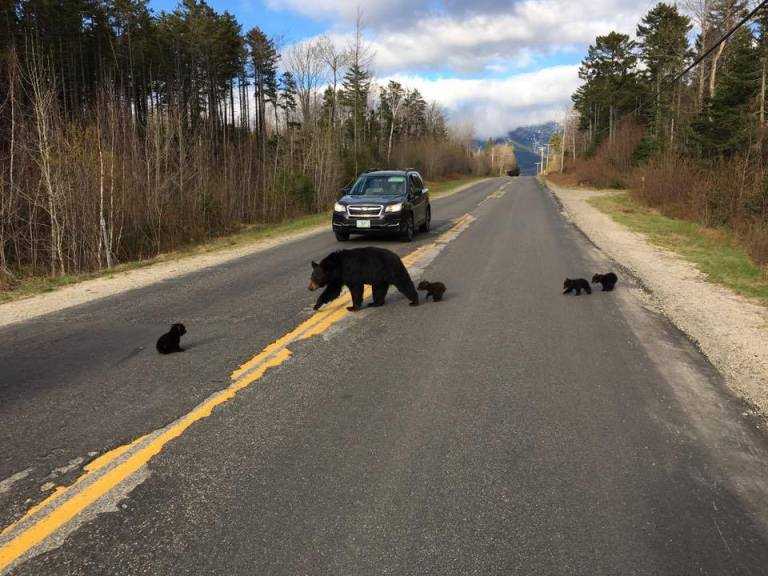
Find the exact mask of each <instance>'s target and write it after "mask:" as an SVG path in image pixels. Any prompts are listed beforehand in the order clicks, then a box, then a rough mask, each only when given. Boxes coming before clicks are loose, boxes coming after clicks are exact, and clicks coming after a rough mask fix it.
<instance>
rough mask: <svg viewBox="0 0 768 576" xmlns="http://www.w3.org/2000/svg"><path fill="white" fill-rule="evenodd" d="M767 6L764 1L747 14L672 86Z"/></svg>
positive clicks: (681, 74)
mask: <svg viewBox="0 0 768 576" xmlns="http://www.w3.org/2000/svg"><path fill="white" fill-rule="evenodd" d="M766 4H768V0H763V1H762V2H760V4H758V5H757V6H756V7H755V9H754V10H752V12H750V13H749V14H747V15H746V16H744V18H742V19H741V21H740V22H739V23H738V24H736V25H735V26H734V27H733V28H731V29H730V30H728V32H726V33H725V34H723V36H722V37H721V38H720V40H718V41H717V42H715V43H714V44H713V45H712V46H710V47H709V49H708V50H707V51H706V52H704V54H702V55H701V56H699V57H698V58H696V60H694V61H693V62H692V63H691V64H690V66H688V67H687V68H686V69H685V70H683V71H682V72H680V73H679V74H678V75H676V76H675V77H674V78H672V80H671V81H670V84H671V83H674V82H677V81H678V80H680V78H682V77H683V76H685V75H686V74H687V73H688V72H690V71H691V69H693V67H694V66H696V65H697V64H698V63H699V62H701V61H702V60H704V58H706V57H707V56H709V55H710V54H711V53H712V52H713V51H714V49H715V48H717V47H718V46H720V44H722V43H723V42H725V41H726V40H728V38H730V37H731V36H733V34H734V32H736V30H738V29H739V28H741V27H742V26H743V25H744V24H745V23H746V22H747V21H749V20H750V19H751V18H752V16H754V15H755V14H757V13H758V11H759V10H760V9H761V8H762V7H763V6H765V5H766Z"/></svg>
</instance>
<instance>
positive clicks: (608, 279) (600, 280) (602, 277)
mask: <svg viewBox="0 0 768 576" xmlns="http://www.w3.org/2000/svg"><path fill="white" fill-rule="evenodd" d="M618 281H619V279H618V277H617V276H616V274H614V273H613V272H608V274H595V275H594V276H592V284H600V285H602V287H603V292H610V291H611V290H613V287H614V286H615V285H616V282H618Z"/></svg>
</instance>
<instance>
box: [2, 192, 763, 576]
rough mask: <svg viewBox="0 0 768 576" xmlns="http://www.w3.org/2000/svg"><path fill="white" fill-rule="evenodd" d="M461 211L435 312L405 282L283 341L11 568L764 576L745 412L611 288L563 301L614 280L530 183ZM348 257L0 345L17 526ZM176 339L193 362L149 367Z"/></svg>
mask: <svg viewBox="0 0 768 576" xmlns="http://www.w3.org/2000/svg"><path fill="white" fill-rule="evenodd" d="M501 186H505V188H504V190H505V191H504V192H502V193H499V194H494V193H496V192H497V191H498V190H499V188H500V187H501ZM489 196H490V197H489ZM468 212H469V213H471V214H472V215H473V216H474V217H475V218H476V220H475V221H474V222H473V223H472V224H471V225H470V227H469V228H468V229H467V230H466V231H465V232H463V233H462V234H461V235H460V236H459V237H458V238H456V239H455V240H454V241H452V242H451V243H450V244H447V245H446V246H445V248H444V249H443V251H442V252H441V253H440V255H439V256H438V257H437V258H436V260H435V261H434V262H433V263H432V264H431V265H430V266H429V267H428V268H427V270H426V271H425V273H424V277H426V278H428V279H430V280H440V281H442V282H444V283H445V284H446V285H447V286H448V291H447V293H446V295H445V299H444V301H443V302H440V303H431V302H430V303H428V304H427V305H422V306H419V307H418V308H411V307H409V306H407V305H406V301H405V300H404V299H403V298H402V297H401V296H400V295H399V294H397V293H396V292H394V291H393V292H390V296H389V298H388V304H387V306H385V307H384V308H380V309H370V310H366V311H364V312H361V313H359V314H357V315H355V316H354V317H352V318H351V319H349V320H345V321H343V322H342V323H341V325H340V326H338V327H336V328H334V329H333V330H332V331H331V332H329V333H328V334H324V335H322V336H319V337H316V338H313V339H310V340H307V341H305V342H303V343H301V344H299V345H298V346H295V347H292V350H293V352H294V356H293V357H292V358H291V359H290V361H288V362H287V363H286V364H284V365H283V366H280V367H279V368H277V369H275V370H273V371H271V372H269V373H268V374H267V375H266V376H265V377H264V378H262V379H261V380H259V381H258V382H256V383H255V384H254V385H253V386H251V387H250V388H248V389H246V390H244V391H243V392H242V393H241V394H240V395H238V396H237V397H236V398H235V399H234V400H232V401H231V402H230V403H228V404H226V405H225V406H223V407H222V408H220V409H217V410H216V412H215V413H214V414H213V415H212V416H211V417H210V418H207V419H205V420H203V421H201V422H199V423H198V424H195V425H194V426H193V427H192V428H190V429H189V430H188V431H187V433H185V434H184V435H183V436H181V437H180V438H178V439H177V440H175V441H174V442H173V443H172V444H170V445H169V446H168V447H167V448H166V450H164V451H163V452H162V453H161V454H160V455H158V456H157V457H156V458H155V459H153V460H152V461H151V463H150V464H149V467H148V470H147V473H146V474H145V475H144V476H143V478H142V481H141V482H140V483H139V484H138V486H137V487H136V488H135V489H134V490H133V491H132V492H131V493H130V494H129V495H128V496H127V497H125V498H124V499H122V500H121V501H120V502H119V505H118V506H117V509H116V511H114V512H110V513H106V514H101V515H99V516H98V517H96V518H95V519H93V520H91V521H89V522H86V523H84V524H82V525H81V526H80V527H79V528H78V529H77V530H76V531H74V532H73V533H71V534H70V535H69V536H68V538H67V539H66V540H65V541H64V542H63V543H61V545H60V546H58V547H55V548H53V549H52V550H50V551H47V552H44V553H42V554H40V555H38V556H36V557H34V558H32V559H31V560H29V561H27V562H26V563H24V564H22V565H21V566H20V567H18V568H17V569H16V571H15V572H14V573H17V574H73V575H74V574H88V575H93V574H222V575H224V574H311V575H314V574H334V575H335V574H350V575H353V574H354V575H358V574H478V575H479V574H622V575H623V574H764V573H765V570H766V568H765V567H766V566H768V530H766V526H768V523H767V522H768V492H766V490H765V487H766V485H765V480H764V479H765V478H768V474H766V473H767V472H768V464H767V463H768V443H767V442H766V438H765V436H764V435H763V433H762V432H760V431H759V430H756V429H755V425H754V424H755V423H754V421H753V420H752V419H750V418H748V417H745V415H744V413H745V407H744V406H743V405H742V404H741V403H739V402H738V401H737V400H735V399H733V398H732V397H731V396H730V395H729V394H728V393H727V392H726V390H725V387H724V385H723V383H722V382H721V381H720V379H719V377H718V375H717V374H716V373H715V372H714V371H713V370H712V368H711V367H710V366H709V365H708V363H707V362H706V360H705V359H704V358H703V357H701V355H700V354H699V353H698V352H697V351H696V349H695V348H694V347H693V346H692V345H691V344H690V343H689V342H688V341H687V340H686V339H685V337H684V336H683V335H681V334H679V333H678V332H677V331H676V330H675V329H674V328H673V327H671V326H670V325H669V324H668V323H667V322H666V321H665V320H664V318H662V317H661V316H659V315H658V314H657V313H655V312H654V311H652V310H650V309H647V308H646V307H644V305H643V300H642V294H641V293H640V292H641V291H640V290H639V288H638V287H637V284H636V282H635V281H634V280H633V279H632V278H630V277H629V276H627V275H626V274H625V273H623V272H622V271H620V270H616V271H617V272H619V276H620V283H619V287H618V289H617V291H616V292H614V293H605V294H604V293H600V292H595V293H594V294H592V295H591V296H580V297H575V296H563V295H562V294H561V289H560V286H561V285H562V280H563V278H564V277H566V276H568V277H576V276H583V277H590V276H591V274H592V273H593V272H596V271H598V270H600V271H602V270H606V269H607V268H608V267H611V266H612V265H611V263H609V262H606V261H605V260H604V258H602V256H601V255H600V254H598V253H597V252H596V251H595V250H594V249H593V248H592V246H591V245H590V244H589V242H588V241H587V240H586V239H585V238H584V237H583V236H581V235H580V234H579V233H578V231H576V230H575V229H574V228H573V227H571V226H570V224H568V223H567V222H566V221H565V220H564V219H563V217H562V216H561V214H560V213H559V210H558V207H557V205H556V203H555V202H554V200H553V199H552V197H551V196H550V195H549V194H548V192H547V191H545V190H543V189H541V188H540V187H539V186H538V184H537V183H536V182H535V180H533V179H530V178H520V179H516V180H511V179H496V180H491V181H488V182H486V183H483V184H480V185H477V186H475V187H473V188H472V189H470V190H467V191H465V192H462V193H460V194H457V195H454V196H451V197H448V198H445V199H439V200H436V201H434V202H433V213H434V220H433V226H434V228H440V227H441V226H443V227H444V226H447V225H449V223H450V221H451V220H452V219H454V218H457V217H459V216H461V215H463V214H465V213H468ZM436 234H437V232H433V233H430V234H429V235H420V236H418V237H417V241H416V242H415V243H413V244H410V245H406V244H402V243H399V242H397V241H370V240H359V241H353V242H350V245H370V244H375V245H381V246H385V247H388V248H390V249H393V250H395V251H397V252H399V253H401V254H405V253H407V252H409V251H411V250H413V249H414V248H416V247H417V246H418V245H419V244H423V243H425V242H429V241H431V240H434V238H435V237H436ZM338 246H339V244H338V243H336V242H335V240H334V239H333V237H332V235H331V233H330V232H328V233H322V234H319V235H316V236H313V237H310V238H306V239H303V240H300V241H296V242H292V243H289V244H286V245H283V246H280V247H277V248H275V249H272V250H269V251H267V252H262V253H259V254H255V255H254V256H251V257H247V258H243V259H241V260H238V261H235V262H230V263H228V264H225V265H222V266H220V267H217V268H214V269H208V270H205V271H202V272H200V273H197V274H192V275H189V276H185V277H182V278H179V279H176V280H173V281H168V282H163V283H161V284H158V285H156V286H152V287H150V288H146V289H141V290H136V291H132V292H129V293H126V294H124V295H122V296H119V297H115V298H109V299H105V300H101V301H97V302H94V303H92V304H89V305H86V306H82V307H78V308H75V309H72V310H69V311H64V312H61V313H59V314H54V315H50V316H46V317H43V318H41V319H38V320H35V321H31V322H27V323H23V324H18V325H15V326H12V327H8V328H6V329H2V330H0V437H2V438H3V441H2V442H0V481H2V479H4V478H7V477H10V476H11V475H13V474H16V473H19V472H22V471H29V473H28V475H27V476H25V477H24V478H22V479H20V480H19V481H17V482H15V483H13V484H12V485H11V486H10V488H8V489H7V490H6V491H5V492H2V493H0V521H1V522H0V526H5V525H7V524H8V523H10V522H11V521H13V520H15V519H17V518H18V517H19V516H20V515H21V514H23V512H24V510H26V509H27V508H28V507H29V506H30V505H31V504H32V503H34V502H37V501H39V500H40V499H41V498H42V497H43V496H45V491H41V487H42V486H43V485H44V484H45V483H46V482H51V483H55V484H66V483H67V481H71V480H72V479H73V478H74V477H76V476H77V475H78V474H79V473H80V471H81V470H82V464H84V463H85V462H87V461H88V460H90V459H92V458H93V457H94V456H96V455H97V454H102V453H104V452H105V451H106V450H108V449H109V448H111V447H114V446H117V445H120V444H123V443H125V442H129V441H130V440H132V439H134V438H137V437H139V436H141V435H143V434H145V433H147V432H150V431H152V430H155V429H157V428H160V427H162V426H164V425H166V424H167V423H169V422H170V421H172V420H174V419H175V418H178V417H179V416H180V415H182V414H184V413H185V412H187V411H188V410H190V409H191V408H192V407H194V406H195V405H197V404H198V403H199V402H200V401H201V400H202V399H204V398H205V397H207V396H208V395H209V394H211V393H212V392H213V391H215V390H218V389H221V388H223V387H225V386H226V385H227V384H228V383H229V374H230V372H231V371H232V370H233V369H234V368H236V367H237V366H238V365H240V364H241V363H242V362H243V361H244V360H246V359H248V358H250V357H252V356H253V355H254V354H256V353H257V352H259V350H261V349H262V348H263V347H264V346H266V345H268V344H269V343H270V342H272V341H274V340H275V339H277V338H279V337H280V336H281V335H283V334H285V333H286V332H288V331H289V330H291V329H292V328H293V327H295V326H296V325H297V324H299V323H300V322H302V321H303V320H305V319H306V318H308V317H309V316H310V315H311V305H312V304H313V303H314V299H315V298H316V296H317V293H314V294H311V293H309V292H308V291H307V290H306V285H307V280H308V277H309V274H310V266H309V261H310V260H311V259H315V260H318V259H320V258H321V257H322V256H324V255H325V254H327V253H328V252H330V251H331V250H333V249H336V248H338ZM174 321H182V322H184V323H185V324H186V326H187V329H188V331H189V333H188V335H187V336H186V337H185V339H184V340H183V344H184V345H185V346H186V347H187V348H188V351H187V352H185V353H184V354H178V355H174V356H169V357H160V356H158V355H157V354H156V353H155V352H154V349H153V346H154V341H155V339H156V338H157V336H158V335H159V334H160V333H162V331H163V330H164V329H165V327H166V325H168V324H170V323H171V322H174ZM79 459H82V461H80V460H79ZM70 464H72V467H71V469H70V470H68V471H64V470H62V471H60V472H56V471H55V470H56V469H57V468H58V469H63V468H67V467H69V465H70Z"/></svg>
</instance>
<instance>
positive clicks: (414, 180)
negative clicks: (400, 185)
mask: <svg viewBox="0 0 768 576" xmlns="http://www.w3.org/2000/svg"><path fill="white" fill-rule="evenodd" d="M411 185H412V186H413V190H414V192H417V191H421V189H422V188H424V185H423V184H422V183H421V178H419V177H418V175H417V174H411Z"/></svg>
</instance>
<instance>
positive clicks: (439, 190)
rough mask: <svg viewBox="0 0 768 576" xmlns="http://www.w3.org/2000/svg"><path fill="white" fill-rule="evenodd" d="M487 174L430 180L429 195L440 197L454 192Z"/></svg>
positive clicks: (428, 184)
mask: <svg viewBox="0 0 768 576" xmlns="http://www.w3.org/2000/svg"><path fill="white" fill-rule="evenodd" d="M484 178H485V176H462V177H461V178H452V179H450V180H440V181H428V182H426V186H427V188H429V196H430V197H431V198H440V197H442V196H448V195H449V194H452V193H453V192H454V191H455V190H456V189H457V188H459V187H461V186H466V185H467V184H472V183H473V182H478V181H480V180H483V179H484Z"/></svg>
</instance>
